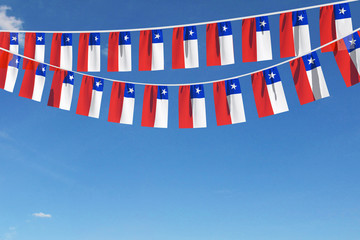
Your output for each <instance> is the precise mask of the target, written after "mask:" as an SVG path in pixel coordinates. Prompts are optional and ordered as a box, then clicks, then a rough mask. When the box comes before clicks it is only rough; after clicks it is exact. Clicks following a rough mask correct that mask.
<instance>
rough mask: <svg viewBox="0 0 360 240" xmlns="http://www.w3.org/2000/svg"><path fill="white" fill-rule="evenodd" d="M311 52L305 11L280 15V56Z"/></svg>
mask: <svg viewBox="0 0 360 240" xmlns="http://www.w3.org/2000/svg"><path fill="white" fill-rule="evenodd" d="M310 51H311V43H310V32H309V23H308V17H307V14H306V10H301V11H295V12H289V13H282V14H280V56H281V57H282V58H286V57H294V56H299V55H302V54H304V53H308V52H310Z"/></svg>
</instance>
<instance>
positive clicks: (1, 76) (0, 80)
mask: <svg viewBox="0 0 360 240" xmlns="http://www.w3.org/2000/svg"><path fill="white" fill-rule="evenodd" d="M12 58H13V55H12V54H11V53H8V52H4V51H1V50H0V88H1V89H4V87H5V80H6V75H7V70H8V66H9V63H10V61H11V59H12Z"/></svg>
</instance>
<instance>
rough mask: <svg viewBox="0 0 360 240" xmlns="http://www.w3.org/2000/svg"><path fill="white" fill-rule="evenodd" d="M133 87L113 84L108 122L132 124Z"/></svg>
mask: <svg viewBox="0 0 360 240" xmlns="http://www.w3.org/2000/svg"><path fill="white" fill-rule="evenodd" d="M134 106H135V85H134V84H131V83H123V82H113V85H112V90H111V98H110V108H109V116H108V121H109V122H115V123H122V124H130V125H132V124H133V118H134Z"/></svg>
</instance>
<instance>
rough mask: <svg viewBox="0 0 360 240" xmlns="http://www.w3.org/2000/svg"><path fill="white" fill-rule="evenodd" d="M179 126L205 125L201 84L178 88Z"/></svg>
mask: <svg viewBox="0 0 360 240" xmlns="http://www.w3.org/2000/svg"><path fill="white" fill-rule="evenodd" d="M179 127H180V128H205V127H206V109H205V93H204V86H203V85H202V84H200V85H191V86H181V87H180V88H179Z"/></svg>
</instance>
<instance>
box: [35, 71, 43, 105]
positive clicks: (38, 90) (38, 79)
mask: <svg viewBox="0 0 360 240" xmlns="http://www.w3.org/2000/svg"><path fill="white" fill-rule="evenodd" d="M44 85H45V77H44V76H39V75H35V80H34V90H33V95H32V99H33V100H35V101H38V102H41V96H42V93H43V90H44Z"/></svg>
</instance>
